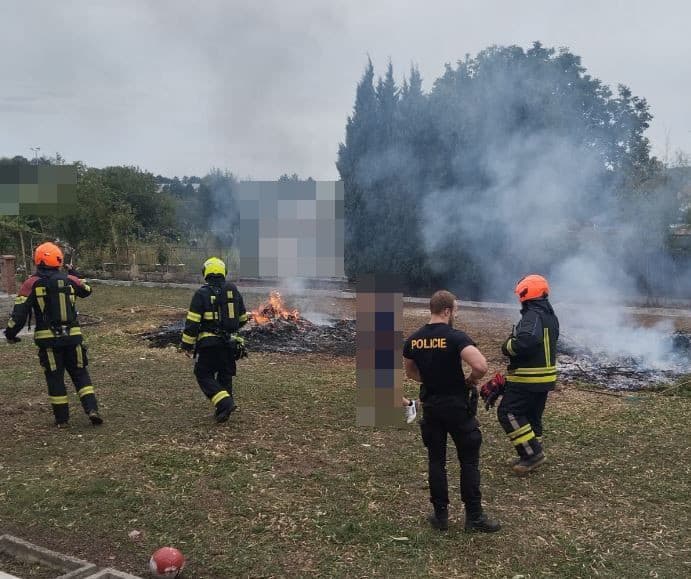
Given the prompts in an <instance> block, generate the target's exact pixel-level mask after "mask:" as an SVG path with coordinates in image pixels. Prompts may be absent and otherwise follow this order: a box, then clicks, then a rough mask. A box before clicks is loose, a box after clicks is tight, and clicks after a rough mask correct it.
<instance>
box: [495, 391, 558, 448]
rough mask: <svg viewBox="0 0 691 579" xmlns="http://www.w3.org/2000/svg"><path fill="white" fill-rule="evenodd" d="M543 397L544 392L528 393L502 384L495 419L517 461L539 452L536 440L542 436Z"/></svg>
mask: <svg viewBox="0 0 691 579" xmlns="http://www.w3.org/2000/svg"><path fill="white" fill-rule="evenodd" d="M547 395H548V392H531V391H529V390H526V389H525V388H524V387H522V386H521V385H514V384H507V385H506V389H505V391H504V397H503V398H502V400H501V403H500V404H499V408H498V409H497V418H498V419H499V423H500V424H501V426H502V428H503V429H504V432H506V434H507V435H508V436H509V439H510V440H511V442H512V443H513V445H514V447H515V448H516V452H517V453H518V456H519V457H521V458H530V457H532V456H534V455H536V454H539V453H541V452H542V444H541V443H540V440H539V439H538V437H541V436H542V414H543V412H544V411H545V404H546V403H547Z"/></svg>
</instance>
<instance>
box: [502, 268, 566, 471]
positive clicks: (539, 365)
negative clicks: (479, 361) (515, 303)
mask: <svg viewBox="0 0 691 579" xmlns="http://www.w3.org/2000/svg"><path fill="white" fill-rule="evenodd" d="M514 293H515V294H516V295H517V296H518V299H519V300H520V302H521V304H522V308H521V320H520V322H519V323H518V324H517V325H516V326H515V327H514V331H513V333H512V334H511V336H509V338H508V339H507V340H506V342H504V344H503V345H502V352H503V354H504V355H505V356H508V358H509V366H508V371H507V374H506V385H505V390H504V397H503V398H502V401H501V404H500V405H499V408H498V409H497V417H498V419H499V423H500V424H501V425H502V427H503V428H504V431H505V432H506V434H507V435H508V436H509V439H510V440H511V442H512V443H513V445H514V448H515V449H516V452H517V453H518V458H517V459H516V460H515V461H514V462H513V465H512V468H513V471H514V472H515V473H516V474H517V475H519V476H524V475H526V474H528V473H529V472H530V471H532V470H534V469H536V468H537V467H539V466H540V465H541V464H543V463H544V462H545V454H544V452H543V449H542V440H541V438H542V413H543V412H544V410H545V404H546V402H547V394H548V392H549V391H550V390H554V386H555V384H556V380H557V339H558V338H559V320H558V319H557V316H556V315H555V313H554V310H553V309H552V305H551V304H550V303H549V299H548V296H549V284H548V283H547V280H546V279H545V278H544V277H542V276H541V275H536V274H531V275H527V276H525V277H524V278H523V279H521V280H520V281H519V282H518V284H517V285H516V288H515V290H514Z"/></svg>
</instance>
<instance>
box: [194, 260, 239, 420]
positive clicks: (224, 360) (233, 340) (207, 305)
mask: <svg viewBox="0 0 691 579" xmlns="http://www.w3.org/2000/svg"><path fill="white" fill-rule="evenodd" d="M202 274H203V275H204V280H205V282H206V283H205V284H204V285H203V286H202V287H200V288H199V289H198V290H197V291H196V292H195V294H194V296H193V297H192V303H191V304H190V309H189V311H188V312H187V318H186V320H185V329H184V331H183V332H182V349H183V350H184V351H185V352H186V353H187V354H188V355H190V356H192V355H194V357H195V359H196V363H195V365H194V375H195V376H196V378H197V382H198V383H199V387H200V388H201V389H202V392H204V394H205V395H206V397H207V398H208V399H209V400H211V402H212V403H213V404H214V406H215V407H216V412H215V417H216V421H217V422H225V421H226V420H228V418H229V417H230V413H231V412H233V410H235V409H236V408H237V407H236V405H235V401H234V399H233V376H235V373H236V365H235V362H236V360H238V359H239V358H242V357H244V356H246V355H247V353H246V350H245V344H244V340H243V339H242V338H241V337H240V336H238V335H237V334H236V332H237V331H238V330H239V329H240V328H241V327H242V326H244V325H245V324H246V323H247V312H246V310H245V304H244V302H243V299H242V295H241V294H240V292H239V291H238V288H237V286H236V285H235V284H234V283H231V282H229V281H227V280H226V266H225V263H223V261H221V260H220V259H219V258H217V257H210V258H209V259H207V260H206V261H205V262H204V266H203V268H202Z"/></svg>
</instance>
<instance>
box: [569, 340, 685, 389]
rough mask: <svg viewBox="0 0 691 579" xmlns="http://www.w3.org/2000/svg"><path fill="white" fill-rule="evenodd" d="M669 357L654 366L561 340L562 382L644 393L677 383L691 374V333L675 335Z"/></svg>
mask: <svg viewBox="0 0 691 579" xmlns="http://www.w3.org/2000/svg"><path fill="white" fill-rule="evenodd" d="M666 346H667V347H666V348H665V349H666V350H667V351H668V355H667V356H665V358H664V359H662V360H658V361H656V362H654V363H652V362H650V361H648V360H645V359H643V358H640V357H635V356H623V355H622V356H612V355H609V354H606V353H603V352H596V351H593V350H591V349H589V348H587V347H585V346H581V345H579V344H577V343H575V342H573V341H571V340H569V339H568V338H567V337H564V336H562V337H560V338H559V343H558V351H559V379H560V380H561V381H564V382H585V383H588V384H597V385H598V386H602V387H605V388H609V389H613V390H640V389H643V388H649V387H651V386H654V385H656V384H667V383H670V382H673V381H674V380H676V379H678V378H679V377H681V376H683V375H684V374H688V373H690V372H691V333H687V332H681V331H678V332H675V333H674V334H673V335H672V336H671V337H670V338H669V343H668V344H666Z"/></svg>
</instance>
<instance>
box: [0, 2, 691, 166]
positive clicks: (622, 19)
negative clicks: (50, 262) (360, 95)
mask: <svg viewBox="0 0 691 579" xmlns="http://www.w3.org/2000/svg"><path fill="white" fill-rule="evenodd" d="M0 22H2V34H0V47H1V48H2V55H3V58H2V60H0V74H1V76H0V156H11V155H15V154H23V155H25V156H31V155H32V152H31V150H30V147H34V146H40V147H41V153H45V154H48V155H53V154H55V152H56V151H59V152H60V153H61V154H62V155H63V156H64V157H66V158H67V160H69V161H74V160H82V161H84V162H85V163H87V164H88V165H93V166H98V167H101V166H106V165H116V164H131V165H138V166H140V167H142V168H144V169H148V170H150V171H152V172H154V173H162V174H165V175H170V176H172V175H180V176H182V175H189V174H197V175H200V174H204V173H205V172H207V171H208V170H209V168H211V167H220V168H227V169H230V170H232V171H233V172H234V173H236V174H237V175H238V176H239V177H241V178H245V177H252V178H255V179H262V178H264V179H275V178H277V177H278V176H279V175H280V174H281V173H283V172H289V173H292V172H297V173H299V174H300V175H301V176H303V177H306V176H312V177H314V178H317V179H335V178H337V176H338V175H337V171H336V167H335V164H334V163H335V158H336V151H337V148H338V143H339V141H341V140H343V137H344V126H345V122H346V118H347V116H348V115H349V114H350V113H351V111H352V106H353V100H354V95H355V86H356V83H357V81H358V79H359V78H360V76H361V74H362V71H363V69H364V66H365V64H366V61H367V55H368V54H369V55H370V56H371V57H372V60H373V62H374V65H375V68H376V72H377V73H378V74H379V73H383V72H384V68H385V66H386V63H387V61H388V59H389V58H391V60H392V62H393V64H394V69H395V73H396V77H397V79H398V80H401V79H402V77H403V75H404V74H405V73H407V71H408V69H409V67H410V64H411V63H415V64H417V65H418V67H419V69H420V72H421V74H422V76H423V81H424V85H423V86H424V88H425V89H429V88H430V86H431V84H432V82H433V81H434V79H435V78H437V77H438V76H439V75H440V74H441V73H442V71H443V67H444V63H446V62H452V63H453V62H455V61H456V60H458V59H459V58H462V57H463V56H464V55H465V54H466V53H470V54H473V55H474V54H476V53H477V52H478V51H479V50H481V49H483V48H485V47H487V46H488V45H491V44H518V45H521V46H523V47H528V46H529V45H530V43H531V42H532V41H533V40H540V41H542V42H543V43H544V44H545V45H547V46H557V47H559V46H567V47H569V48H570V49H571V50H572V51H573V52H574V53H576V54H578V55H580V56H581V57H582V58H583V64H584V65H585V66H586V67H587V69H588V71H589V72H590V73H591V74H592V75H593V76H596V77H598V78H600V79H601V80H602V81H603V82H605V83H606V84H609V85H610V86H612V87H615V86H616V85H617V84H618V83H623V84H627V85H629V86H630V87H631V89H632V90H633V92H634V94H636V95H638V96H642V97H645V98H647V99H648V102H649V103H650V105H651V110H652V112H653V114H654V115H655V119H654V121H653V124H652V126H651V129H650V130H649V133H648V136H649V137H650V139H651V141H652V143H653V149H654V152H655V153H656V154H657V155H659V156H661V157H662V156H664V155H665V152H666V150H670V151H671V152H672V153H673V152H674V151H675V149H678V148H680V149H683V150H685V151H686V152H688V153H691V99H690V98H689V96H690V91H689V88H690V86H691V29H689V22H691V4H690V3H689V2H688V1H687V0H677V1H672V0H655V1H652V0H650V1H640V0H580V1H578V2H575V1H573V0H524V1H522V2H517V1H514V0H475V1H473V2H469V1H465V0H444V1H441V0H438V1H435V0H427V1H426V2H418V1H410V2H407V1H406V0H292V1H285V0H283V1H282V0H267V1H259V0H255V1H252V0H246V1H239V0H199V1H195V2H193V1H191V0H187V1H181V0H167V1H164V0H157V1H153V0H109V1H103V0H101V1H97V0H83V1H67V0H62V1H60V2H55V1H53V0H46V1H34V0H0Z"/></svg>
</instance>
